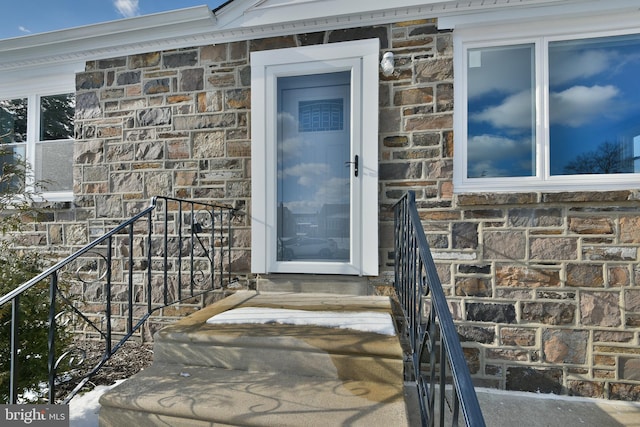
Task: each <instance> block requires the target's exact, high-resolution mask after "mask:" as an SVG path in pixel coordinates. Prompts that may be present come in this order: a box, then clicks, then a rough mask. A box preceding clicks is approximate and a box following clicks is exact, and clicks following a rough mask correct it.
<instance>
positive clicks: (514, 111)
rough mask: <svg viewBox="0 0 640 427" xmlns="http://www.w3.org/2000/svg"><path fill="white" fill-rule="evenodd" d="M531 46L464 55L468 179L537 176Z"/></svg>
mask: <svg viewBox="0 0 640 427" xmlns="http://www.w3.org/2000/svg"><path fill="white" fill-rule="evenodd" d="M534 87H535V86H534V45H533V44H527V45H519V46H499V47H490V48H481V49H470V50H469V52H468V88H467V97H468V124H467V126H468V130H467V156H468V157H467V165H468V170H467V176H468V177H469V178H480V177H505V176H532V175H535V172H536V171H535V152H534V149H535V103H534V90H533V88H534Z"/></svg>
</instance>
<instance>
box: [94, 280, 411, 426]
mask: <svg viewBox="0 0 640 427" xmlns="http://www.w3.org/2000/svg"><path fill="white" fill-rule="evenodd" d="M354 286H355V285H354ZM268 288H269V289H270V291H269V292H264V291H258V292H255V291H239V292H237V293H236V294H234V295H233V296H230V297H228V298H226V299H224V300H222V301H219V302H218V303H216V304H213V305H211V306H209V307H207V308H205V309H203V310H200V311H199V312H197V313H194V314H193V315H191V316H189V317H186V318H184V319H183V320H181V321H179V322H177V323H175V324H174V325H171V326H169V327H166V328H164V329H163V330H161V331H160V332H158V333H157V334H156V337H155V342H154V362H153V365H152V366H151V367H150V368H147V369H145V370H144V371H142V372H140V373H139V374H137V375H135V376H133V377H131V378H130V379H129V380H127V381H125V382H124V383H122V384H120V385H119V386H118V387H116V388H114V389H113V390H112V391H110V392H109V393H107V394H105V395H103V396H102V398H101V400H100V404H101V406H102V409H101V411H100V425H101V426H118V427H121V426H124V425H136V426H155V425H172V426H213V425H243V426H246V425H252V426H273V425H279V426H300V425H306V426H314V425H318V426H320V425H322V426H327V425H363V426H364V425H367V426H370V425H393V426H402V425H408V424H409V421H408V418H407V410H406V405H405V396H404V391H403V352H402V349H401V347H400V342H399V338H398V336H397V335H395V336H390V335H383V334H379V333H374V332H363V331H356V330H352V329H338V328H330V327H320V326H314V325H284V324H233V325H210V324H207V323H206V321H207V319H209V318H210V317H212V316H214V315H216V314H219V313H222V312H225V311H228V310H232V309H235V308H243V307H267V308H285V309H297V310H305V311H316V312H326V311H339V312H347V311H348V312H362V311H367V312H381V313H391V311H392V306H391V302H390V299H389V298H388V297H377V296H368V295H353V294H342V295H338V294H326V293H293V292H278V291H274V290H276V289H275V288H274V287H273V284H271V285H270V286H269V287H268ZM352 291H353V290H352ZM352 293H355V294H361V292H352Z"/></svg>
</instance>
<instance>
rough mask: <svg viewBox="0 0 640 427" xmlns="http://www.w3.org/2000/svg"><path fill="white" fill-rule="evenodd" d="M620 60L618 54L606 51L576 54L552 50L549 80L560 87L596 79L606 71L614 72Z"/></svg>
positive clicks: (563, 50)
mask: <svg viewBox="0 0 640 427" xmlns="http://www.w3.org/2000/svg"><path fill="white" fill-rule="evenodd" d="M619 60H620V57H619V55H618V53H617V52H606V51H604V50H588V51H579V52H576V51H567V50H566V49H553V48H551V49H550V50H549V63H550V68H549V69H550V72H549V80H550V83H551V85H558V84H564V83H567V82H571V81H574V80H578V79H585V78H589V77H594V76H596V75H598V74H600V73H602V72H604V71H610V70H612V69H613V68H614V67H615V64H616V63H617V62H619Z"/></svg>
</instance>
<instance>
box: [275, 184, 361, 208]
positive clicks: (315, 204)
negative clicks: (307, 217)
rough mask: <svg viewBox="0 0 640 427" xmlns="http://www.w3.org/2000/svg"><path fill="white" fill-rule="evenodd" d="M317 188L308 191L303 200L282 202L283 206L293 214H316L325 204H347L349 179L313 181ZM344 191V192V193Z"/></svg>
mask: <svg viewBox="0 0 640 427" xmlns="http://www.w3.org/2000/svg"><path fill="white" fill-rule="evenodd" d="M314 184H315V185H316V187H317V188H313V189H309V191H308V192H307V197H305V199H304V200H301V199H299V200H293V201H287V202H284V203H283V204H284V206H285V207H287V208H288V209H289V210H290V211H291V212H294V213H317V212H319V211H320V209H321V208H322V206H324V205H327V204H342V203H349V179H348V178H347V179H343V178H331V179H329V180H327V181H323V182H319V181H318V180H315V181H314ZM345 189H346V191H345Z"/></svg>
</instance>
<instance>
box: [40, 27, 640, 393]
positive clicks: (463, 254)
mask: <svg viewBox="0 0 640 427" xmlns="http://www.w3.org/2000/svg"><path fill="white" fill-rule="evenodd" d="M370 37H378V38H380V40H381V55H382V53H384V52H386V51H393V52H394V53H395V57H396V71H395V72H394V73H393V75H391V76H388V77H385V76H383V75H380V79H381V80H380V85H379V91H380V138H379V154H380V171H379V172H380V185H379V188H380V264H381V270H382V271H381V275H380V277H378V278H371V280H372V282H373V283H375V284H387V285H389V284H391V282H392V281H393V274H392V271H393V264H392V262H393V246H392V245H393V237H392V233H393V226H392V221H393V214H392V205H393V203H395V201H397V200H398V198H400V197H401V196H402V195H403V194H404V193H405V192H406V191H407V190H409V189H411V190H415V191H416V193H417V199H418V206H419V210H420V215H421V217H422V219H423V220H424V228H425V231H426V233H427V236H428V239H429V242H430V245H431V247H432V250H433V252H434V258H435V259H436V263H437V267H438V270H439V275H440V278H441V280H442V283H443V285H444V288H445V292H446V293H447V294H448V295H449V298H450V300H451V304H450V305H451V308H452V311H453V313H454V317H455V319H456V321H457V323H458V325H459V331H460V335H461V337H462V339H463V341H464V342H463V346H464V348H465V352H466V355H467V358H468V361H469V366H470V368H471V370H472V373H473V376H474V378H475V380H476V381H477V384H479V385H486V386H492V387H498V388H504V389H512V390H529V391H541V392H555V393H564V394H577V395H584V396H593V397H607V398H615V399H636V400H637V399H638V398H640V368H639V367H638V365H639V364H640V349H639V344H640V337H639V331H640V287H639V285H640V268H638V267H637V261H638V247H639V246H640V231H639V230H638V225H640V211H639V210H638V199H639V196H638V193H637V192H635V191H618V192H608V193H584V192H580V193H526V194H454V193H453V185H452V169H453V162H452V160H453V90H454V88H453V43H452V34H451V33H449V32H438V31H437V25H436V22H435V21H432V20H424V21H415V22H402V23H397V24H393V25H388V26H376V27H370V28H355V29H348V30H334V31H327V32H318V33H312V34H300V35H294V36H283V37H276V38H270V39H264V40H255V41H249V42H237V43H229V44H220V45H214V46H201V47H194V48H191V49H181V50H175V51H166V52H153V53H148V54H142V55H133V56H129V57H122V58H113V59H106V60H101V61H95V62H91V63H88V64H87V68H86V71H85V72H83V73H80V74H78V76H77V111H76V138H77V143H76V153H75V159H74V163H75V166H74V180H75V188H74V193H75V200H74V203H73V204H72V205H69V206H66V207H65V209H57V210H54V212H55V215H56V216H55V218H53V217H52V218H51V219H52V220H51V221H50V222H44V223H43V224H41V225H38V226H37V229H34V230H33V231H34V232H33V236H34V240H33V243H34V244H37V245H41V246H45V245H49V246H50V247H53V245H55V246H56V247H57V248H69V250H70V249H71V248H72V247H77V246H78V245H80V244H82V243H83V242H86V241H88V240H89V239H91V238H93V237H96V236H98V235H100V234H102V233H103V232H104V231H105V230H107V229H109V228H110V227H111V226H113V225H114V224H116V223H118V222H120V221H121V220H123V219H126V218H128V217H130V216H131V215H133V214H135V213H136V212H138V211H139V210H140V209H141V207H142V206H146V205H147V204H148V202H149V198H150V197H152V196H154V195H167V196H175V197H181V198H188V199H201V200H206V201H218V202H223V203H228V204H231V205H233V206H235V207H239V208H241V209H244V210H247V211H250V207H251V203H250V200H251V199H250V197H251V195H250V188H251V187H250V179H251V177H250V161H251V159H250V154H251V150H250V144H251V135H250V134H249V132H250V125H249V123H250V111H249V109H250V64H249V52H251V51H256V50H266V49H275V48H282V47H292V46H303V45H309V44H320V43H330V42H337V41H346V40H355V39H362V38H370ZM249 236H250V223H249V221H246V223H244V224H240V225H239V226H238V227H237V229H236V231H235V235H234V246H235V247H236V249H237V254H238V255H237V258H236V259H235V260H234V269H235V271H237V272H240V273H245V274H247V276H246V277H247V281H246V283H244V285H245V286H250V284H251V280H252V279H251V276H250V275H249V274H248V272H249V258H250V247H249V246H250V238H249ZM65 250H66V249H65Z"/></svg>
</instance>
